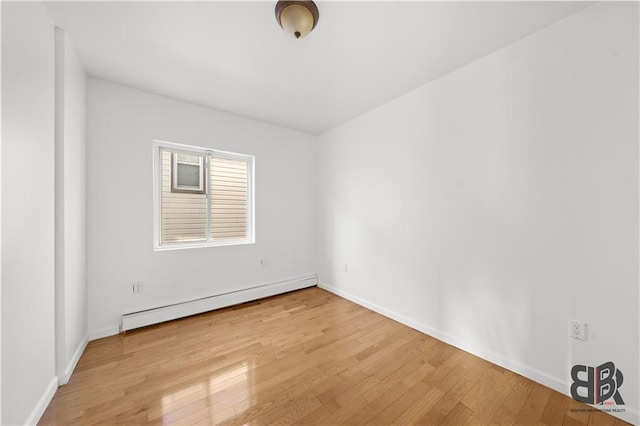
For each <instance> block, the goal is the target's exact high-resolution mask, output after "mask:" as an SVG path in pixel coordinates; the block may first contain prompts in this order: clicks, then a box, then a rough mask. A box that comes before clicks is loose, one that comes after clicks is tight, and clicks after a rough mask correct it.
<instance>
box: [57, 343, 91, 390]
mask: <svg viewBox="0 0 640 426" xmlns="http://www.w3.org/2000/svg"><path fill="white" fill-rule="evenodd" d="M87 343H89V336H85V338H84V339H82V341H81V342H80V344H79V345H78V347H77V348H76V350H75V352H73V355H72V356H71V359H70V360H69V362H68V363H67V366H66V368H65V369H64V372H63V373H62V374H60V375H59V376H58V385H59V386H64V385H66V384H67V383H69V379H70V378H71V375H72V374H73V370H75V368H76V365H78V361H80V357H81V356H82V353H83V352H84V349H85V348H86V347H87Z"/></svg>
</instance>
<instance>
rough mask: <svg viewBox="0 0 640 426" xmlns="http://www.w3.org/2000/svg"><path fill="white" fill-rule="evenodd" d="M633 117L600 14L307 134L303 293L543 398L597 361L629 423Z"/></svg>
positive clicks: (626, 19) (621, 9)
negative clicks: (323, 290)
mask: <svg viewBox="0 0 640 426" xmlns="http://www.w3.org/2000/svg"><path fill="white" fill-rule="evenodd" d="M638 112H639V111H638V4H634V3H607V4H601V5H596V6H593V7H590V8H588V9H586V10H585V11H583V12H580V13H578V14H576V15H574V16H572V17H569V18H568V19H566V20H564V21H561V22H559V23H557V24H555V25H552V26H550V27H548V28H546V29H544V30H542V31H541V32H539V33H536V34H534V35H532V36H530V37H528V38H525V39H523V40H521V41H519V42H516V43H514V44H512V45H510V46H508V47H506V48H504V49H502V50H500V51H497V52H495V53H493V54H491V55H489V56H487V57H484V58H482V59H480V60H478V61H476V62H474V63H472V64H470V65H467V66H465V67H463V68H461V69H459V70H457V71H455V72H453V73H451V74H449V75H447V76H445V77H443V78H441V79H439V80H437V81H435V82H432V83H431V84H428V85H426V86H424V87H422V88H419V89H417V90H414V91H412V92H410V93H409V94H407V95H405V96H402V97H400V98H398V99H396V100H394V101H392V102H390V103H388V104H386V105H383V106H381V107H379V108H377V109H375V110H373V111H371V112H369V113H367V114H364V115H363V116H360V117H359V118H356V119H354V120H352V121H350V122H348V123H346V124H344V125H342V126H340V127H338V128H336V129H333V130H331V131H329V132H327V133H325V134H324V135H322V136H321V137H320V144H319V152H318V156H319V160H318V161H319V165H320V166H319V177H318V179H319V186H320V189H319V223H320V224H321V229H320V233H319V238H320V245H319V247H320V251H321V252H320V258H321V265H320V281H321V282H323V283H324V284H325V285H326V286H327V287H328V288H330V289H332V290H333V291H335V292H337V293H338V294H343V295H346V296H348V297H350V298H352V299H354V300H357V301H359V302H360V303H363V304H366V305H368V306H370V307H373V308H375V309H378V310H380V311H382V312H385V313H386V314H388V315H391V316H395V317H396V318H398V319H400V320H402V321H404V322H406V323H409V324H411V325H413V326H414V327H416V328H419V329H421V330H424V331H426V332H428V333H429V334H432V335H434V336H436V337H439V338H441V339H444V340H446V341H448V342H451V343H454V344H456V345H458V346H460V347H463V348H465V349H467V350H468V351H470V352H472V353H476V354H479V355H481V356H484V357H486V358H489V359H491V360H493V361H494V362H497V363H499V364H502V365H506V366H508V367H509V368H511V369H514V370H516V371H519V372H521V373H523V374H525V375H527V376H529V377H532V378H534V379H535V380H538V381H541V382H543V383H545V384H547V385H549V386H552V387H555V388H556V389H560V390H561V391H565V392H566V391H568V385H569V383H570V373H569V372H570V368H571V366H573V365H574V364H587V365H598V364H601V363H603V362H605V361H613V362H614V363H615V364H616V365H617V366H618V367H619V368H620V369H621V370H622V371H623V373H624V375H625V381H624V384H623V386H622V388H621V390H620V392H621V394H622V396H623V398H624V400H625V401H626V402H627V404H629V405H630V407H629V406H627V409H631V410H635V413H636V416H635V417H633V416H631V417H629V413H627V414H626V416H627V417H626V418H628V419H631V420H634V421H636V422H637V421H638V418H637V410H638V397H639V394H638V377H639V371H638V359H639V352H638V278H639V277H638V255H639V253H638V231H639V229H638V217H639V216H638V189H639V188H638V171H639V168H638ZM345 264H348V268H347V271H348V272H345V270H344V269H345V268H344V265H345ZM571 318H573V319H577V320H582V321H585V322H587V323H588V324H589V326H590V337H589V340H588V341H587V342H579V341H576V340H572V339H570V338H569V337H567V334H568V321H569V319H571Z"/></svg>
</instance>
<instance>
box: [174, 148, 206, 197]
mask: <svg viewBox="0 0 640 426" xmlns="http://www.w3.org/2000/svg"><path fill="white" fill-rule="evenodd" d="M205 179H206V172H205V169H204V156H202V155H193V154H184V153H180V152H172V153H171V192H193V193H195V194H204V193H205V190H204V182H205Z"/></svg>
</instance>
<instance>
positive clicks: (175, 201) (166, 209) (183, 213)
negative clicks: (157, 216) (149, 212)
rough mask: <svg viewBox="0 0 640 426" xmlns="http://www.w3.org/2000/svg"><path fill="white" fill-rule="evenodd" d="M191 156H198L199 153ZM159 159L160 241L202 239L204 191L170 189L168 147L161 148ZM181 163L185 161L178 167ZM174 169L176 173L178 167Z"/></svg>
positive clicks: (169, 153)
mask: <svg viewBox="0 0 640 426" xmlns="http://www.w3.org/2000/svg"><path fill="white" fill-rule="evenodd" d="M179 155H182V154H179ZM192 157H196V158H198V157H199V156H192ZM161 159H162V193H161V203H162V212H161V223H162V229H161V244H164V243H172V242H180V241H183V242H184V241H188V242H196V241H206V240H207V196H206V194H197V193H189V192H171V161H172V160H171V151H169V150H165V149H163V150H161ZM183 166H185V164H182V165H181V167H183ZM191 167H196V168H198V169H199V168H200V166H199V165H197V166H193V165H192V166H191ZM178 173H180V168H178ZM179 179H180V178H179ZM196 185H197V184H196Z"/></svg>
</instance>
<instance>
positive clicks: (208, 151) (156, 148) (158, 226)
mask: <svg viewBox="0 0 640 426" xmlns="http://www.w3.org/2000/svg"><path fill="white" fill-rule="evenodd" d="M163 149H165V150H170V151H172V152H181V153H184V154H197V155H205V156H212V157H219V158H228V159H232V160H242V161H246V162H247V223H246V226H247V235H246V236H245V237H242V238H223V239H212V238H211V231H210V228H211V226H210V223H211V222H210V221H211V214H210V213H208V214H207V232H206V234H207V241H198V242H181V241H179V242H168V243H162V150H163ZM172 157H173V155H172ZM171 162H172V167H173V158H172V160H171ZM203 163H204V165H203V168H204V173H205V177H206V178H205V179H204V187H205V192H204V194H205V195H206V196H207V206H208V207H207V211H208V212H209V211H210V206H211V198H210V197H211V195H210V190H211V185H210V184H209V182H208V181H209V180H210V179H211V174H210V172H209V167H208V164H209V162H208V161H203ZM254 169H255V157H254V156H253V155H248V154H240V153H237V152H230V151H222V150H218V149H212V148H205V147H199V146H193V145H184V144H180V143H175V142H168V141H162V140H154V141H153V168H152V173H153V249H154V251H164V250H182V249H191V248H203V247H221V246H233V245H244V244H254V243H255V179H254V175H255V171H254ZM171 174H172V176H171V180H173V170H172V171H171ZM171 185H172V186H173V182H171Z"/></svg>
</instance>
